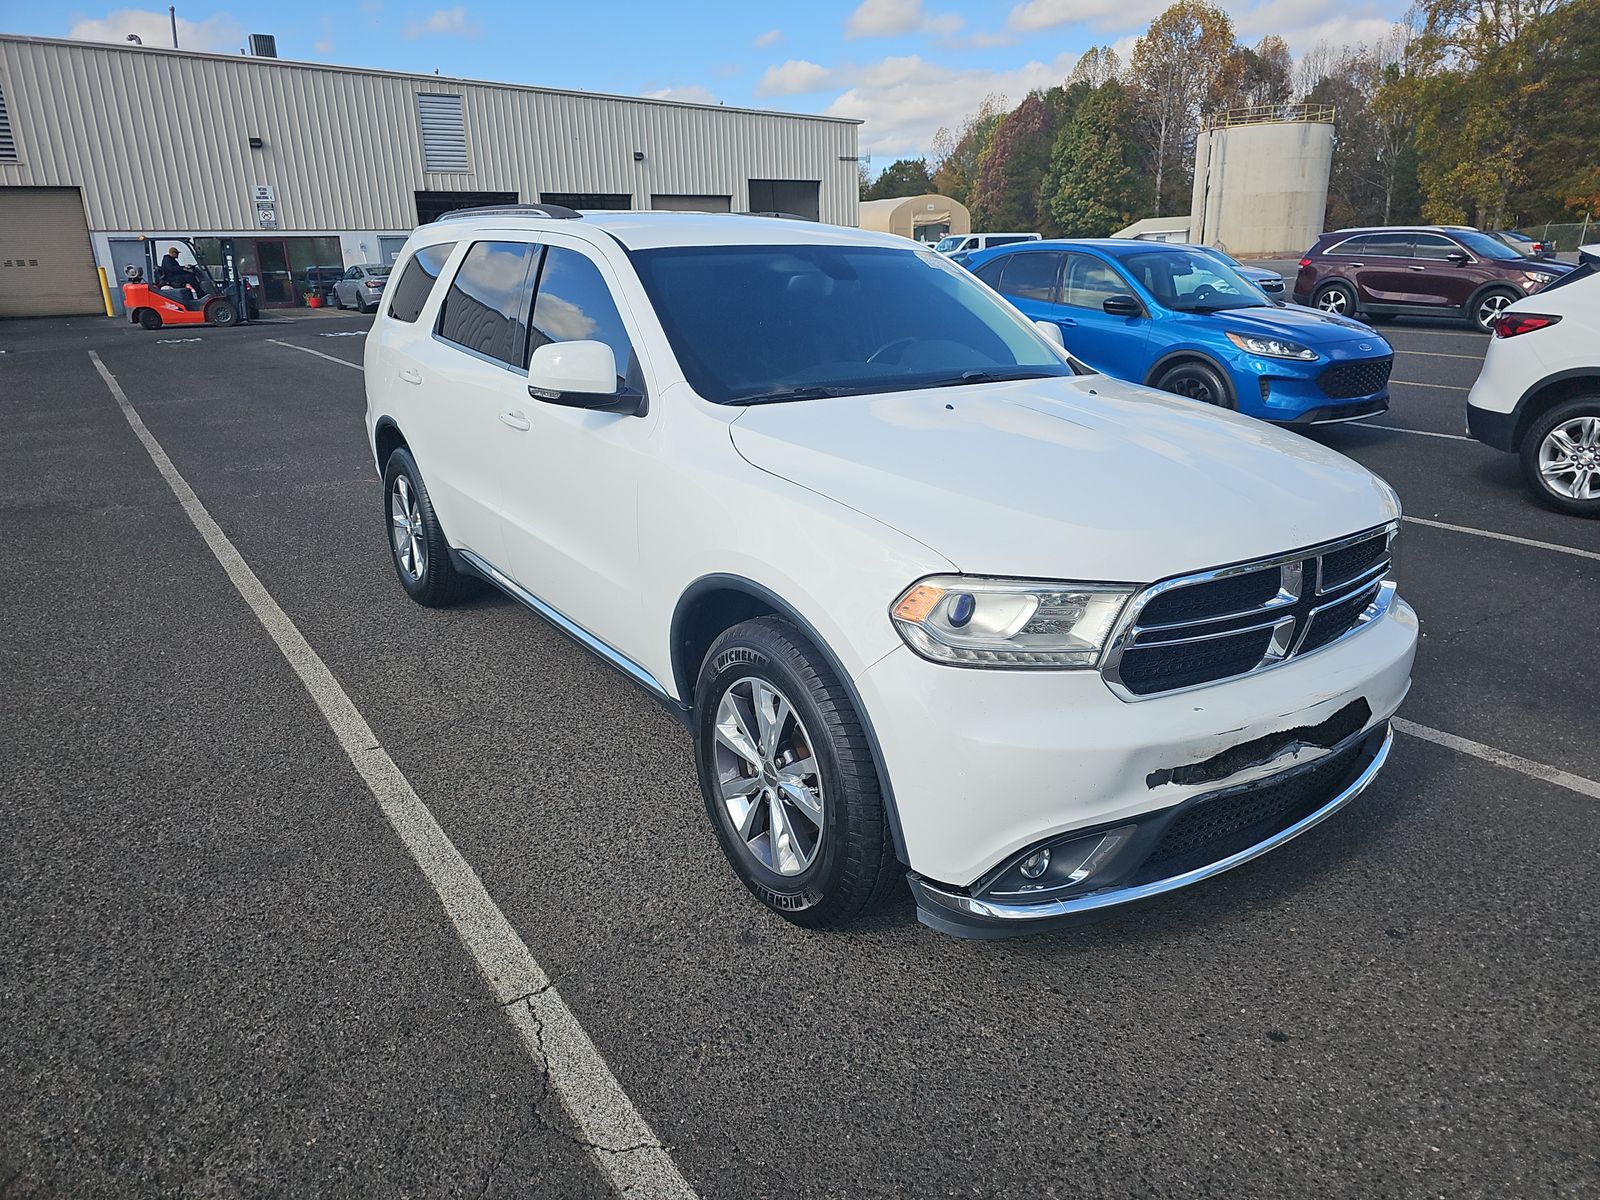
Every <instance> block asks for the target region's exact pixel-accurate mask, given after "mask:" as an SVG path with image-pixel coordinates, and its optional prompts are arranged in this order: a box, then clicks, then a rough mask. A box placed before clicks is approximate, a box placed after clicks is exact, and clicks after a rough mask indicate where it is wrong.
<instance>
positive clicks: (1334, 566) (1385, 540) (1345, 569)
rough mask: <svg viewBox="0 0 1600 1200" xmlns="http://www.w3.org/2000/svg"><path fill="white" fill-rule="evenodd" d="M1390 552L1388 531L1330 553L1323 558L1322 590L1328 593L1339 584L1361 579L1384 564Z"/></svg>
mask: <svg viewBox="0 0 1600 1200" xmlns="http://www.w3.org/2000/svg"><path fill="white" fill-rule="evenodd" d="M1388 552H1389V534H1388V532H1387V531H1386V530H1384V531H1380V532H1378V533H1375V534H1373V535H1372V536H1371V537H1369V538H1368V539H1367V540H1366V541H1364V542H1357V543H1356V544H1355V545H1353V546H1345V547H1344V548H1343V549H1341V550H1330V551H1328V553H1326V554H1324V555H1323V556H1322V590H1323V591H1328V590H1329V589H1330V588H1333V587H1335V586H1337V585H1338V584H1341V583H1347V582H1349V581H1350V580H1352V579H1358V578H1360V577H1361V576H1362V575H1365V574H1366V573H1367V572H1368V571H1370V570H1372V568H1373V567H1375V566H1377V565H1378V564H1379V563H1380V562H1382V561H1383V559H1384V556H1385V555H1386V554H1387V553H1388Z"/></svg>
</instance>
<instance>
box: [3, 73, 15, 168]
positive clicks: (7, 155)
mask: <svg viewBox="0 0 1600 1200" xmlns="http://www.w3.org/2000/svg"><path fill="white" fill-rule="evenodd" d="M16 161H17V139H16V137H15V136H13V134H12V132H11V110H10V109H8V108H7V107H6V92H5V89H4V88H0V162H16Z"/></svg>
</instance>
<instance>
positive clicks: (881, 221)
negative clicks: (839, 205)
mask: <svg viewBox="0 0 1600 1200" xmlns="http://www.w3.org/2000/svg"><path fill="white" fill-rule="evenodd" d="M859 219H860V223H861V228H863V229H870V230H872V231H873V232H874V233H898V234H899V235H900V236H901V237H908V238H914V239H915V240H916V241H919V242H928V243H932V242H937V241H938V240H939V239H940V238H942V237H944V236H945V235H946V234H947V233H971V232H972V217H971V216H970V215H968V213H967V208H966V205H964V204H962V203H961V202H960V201H959V200H952V199H950V197H949V196H937V195H927V196H902V197H900V198H899V199H898V200H863V201H862V202H861V207H860V214H859Z"/></svg>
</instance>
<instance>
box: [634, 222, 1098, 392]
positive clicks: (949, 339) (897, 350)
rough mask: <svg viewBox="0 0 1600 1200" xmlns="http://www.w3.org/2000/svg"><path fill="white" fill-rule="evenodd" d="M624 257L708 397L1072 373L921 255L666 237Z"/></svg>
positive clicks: (974, 287) (937, 261) (946, 265)
mask: <svg viewBox="0 0 1600 1200" xmlns="http://www.w3.org/2000/svg"><path fill="white" fill-rule="evenodd" d="M630 257H631V258H632V260H633V263H634V266H635V268H636V269H637V270H638V272H639V278H640V280H641V281H642V282H643V284H644V287H645V290H646V292H648V293H649V296H650V302H651V305H652V306H653V307H654V309H655V311H656V313H657V314H658V316H659V317H660V319H661V323H662V326H663V328H664V329H665V331H666V334H667V338H668V340H669V341H670V342H671V343H672V349H673V352H674V353H675V354H676V355H677V358H678V362H679V364H680V365H681V366H682V367H683V369H684V373H685V374H686V375H687V376H688V379H689V382H690V384H692V385H693V386H694V389H695V390H696V391H697V392H699V393H700V394H701V395H702V396H704V397H705V398H706V399H708V400H711V401H714V402H721V403H727V402H737V401H740V400H744V399H748V398H750V397H752V396H758V395H769V394H771V393H774V392H780V393H781V392H784V391H786V390H789V389H794V388H816V389H819V390H821V392H822V394H823V395H832V396H841V395H847V394H854V393H862V394H865V393H870V392H886V391H896V390H905V389H909V388H921V387H928V386H930V385H932V384H935V383H943V382H953V381H956V380H960V379H962V378H963V377H965V376H970V375H971V374H972V373H974V372H978V373H981V375H982V377H983V379H995V378H1006V379H1014V378H1029V377H1042V376H1064V375H1070V374H1071V373H1072V371H1071V368H1070V367H1068V366H1067V364H1066V363H1064V362H1062V361H1061V358H1060V356H1059V355H1058V354H1057V353H1056V352H1055V351H1054V350H1053V349H1052V348H1051V346H1050V344H1049V343H1048V342H1046V341H1045V340H1044V339H1043V338H1042V337H1040V336H1039V334H1038V332H1037V331H1036V330H1034V329H1033V328H1032V326H1031V324H1030V323H1029V322H1027V321H1025V320H1022V319H1021V318H1019V317H1018V316H1017V315H1016V313H1015V311H1014V310H1013V309H1011V308H1010V307H1009V306H1008V305H1005V304H1001V303H999V302H998V301H997V300H996V299H995V298H994V297H993V296H992V295H991V294H990V293H989V292H988V291H987V290H986V289H984V288H981V287H979V286H978V284H977V281H976V280H975V279H974V278H973V277H972V276H971V275H969V274H968V273H967V272H966V271H964V270H962V269H961V268H960V267H959V266H957V265H955V264H954V263H952V262H951V261H950V260H949V259H948V258H945V257H944V256H943V255H940V254H934V253H932V252H930V251H925V250H916V249H905V250H900V249H894V248H891V247H887V246H855V245H778V246H672V247H665V248H662V249H659V250H636V251H634V252H633V253H632V254H631V255H630ZM981 381H982V380H977V382H981ZM811 398H812V397H811V396H809V395H808V396H799V397H796V398H795V399H796V400H799V401H804V400H808V399H811Z"/></svg>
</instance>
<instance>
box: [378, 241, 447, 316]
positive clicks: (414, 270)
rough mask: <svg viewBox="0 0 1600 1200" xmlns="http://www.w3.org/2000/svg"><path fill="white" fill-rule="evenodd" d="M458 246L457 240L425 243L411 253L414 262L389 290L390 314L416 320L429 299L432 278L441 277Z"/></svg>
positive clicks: (409, 263)
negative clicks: (435, 243) (455, 241)
mask: <svg viewBox="0 0 1600 1200" xmlns="http://www.w3.org/2000/svg"><path fill="white" fill-rule="evenodd" d="M455 248H456V244H455V243H454V242H445V243H443V244H441V245H438V246H424V247H422V249H420V250H418V251H417V252H416V254H414V255H412V257H411V261H410V262H408V263H406V269H405V270H404V271H402V272H400V278H399V280H398V281H396V283H395V285H394V288H393V290H392V291H391V292H390V300H389V315H390V316H391V317H393V318H394V319H395V320H397V321H415V320H416V319H417V315H418V314H419V313H421V312H422V306H423V305H424V304H426V303H427V302H428V295H429V293H430V292H432V291H433V281H434V280H436V279H438V278H439V272H440V271H442V270H444V264H445V262H446V261H447V260H448V259H449V257H450V251H452V250H454V249H455Z"/></svg>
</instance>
